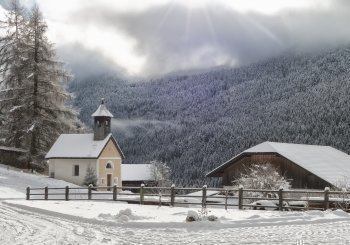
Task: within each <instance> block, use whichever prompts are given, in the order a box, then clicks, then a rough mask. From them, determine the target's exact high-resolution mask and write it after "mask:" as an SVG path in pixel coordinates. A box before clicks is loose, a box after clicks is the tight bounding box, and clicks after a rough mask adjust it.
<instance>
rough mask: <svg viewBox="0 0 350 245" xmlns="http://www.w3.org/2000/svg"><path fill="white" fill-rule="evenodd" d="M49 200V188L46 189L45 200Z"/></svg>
mask: <svg viewBox="0 0 350 245" xmlns="http://www.w3.org/2000/svg"><path fill="white" fill-rule="evenodd" d="M48 198H49V187H47V186H46V187H45V200H47V199H48Z"/></svg>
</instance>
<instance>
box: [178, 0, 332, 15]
mask: <svg viewBox="0 0 350 245" xmlns="http://www.w3.org/2000/svg"><path fill="white" fill-rule="evenodd" d="M174 2H177V3H180V4H183V5H185V6H187V7H188V8H198V7H207V6H210V5H220V6H227V7H230V8H233V9H234V10H236V11H238V12H242V13H246V12H259V13H262V14H274V13H276V12H279V11H281V10H284V9H300V8H309V7H313V6H318V7H322V6H324V5H328V4H329V1H328V0H324V1H322V2H321V1H317V0H314V1H305V0H283V1H282V0H234V1H229V0H216V1H212V0H186V1H174Z"/></svg>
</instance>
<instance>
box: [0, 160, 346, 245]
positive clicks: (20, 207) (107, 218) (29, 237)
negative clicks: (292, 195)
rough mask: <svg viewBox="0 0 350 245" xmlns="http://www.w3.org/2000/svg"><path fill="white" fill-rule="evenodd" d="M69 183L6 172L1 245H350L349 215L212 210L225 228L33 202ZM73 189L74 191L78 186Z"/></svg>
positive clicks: (174, 214) (99, 207)
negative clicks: (37, 193) (29, 190)
mask: <svg viewBox="0 0 350 245" xmlns="http://www.w3.org/2000/svg"><path fill="white" fill-rule="evenodd" d="M28 185H30V186H31V187H43V186H50V187H54V186H56V187H57V186H60V187H61V186H66V185H68V183H66V182H64V181H59V180H54V179H50V178H48V177H45V176H40V175H32V174H25V173H21V172H17V171H12V170H7V168H6V167H5V168H3V167H1V166H0V234H1V236H0V244H322V243H323V244H348V243H350V215H349V214H347V213H345V212H343V211H339V210H337V211H325V212H322V211H308V212H279V211H257V210H244V211H239V210H237V209H229V210H227V211H225V210H224V209H222V208H217V209H216V208H210V209H208V210H207V211H208V214H207V216H208V215H215V216H217V217H218V220H217V221H207V220H204V221H197V222H186V221H185V219H186V216H187V212H188V211H189V210H192V211H195V212H198V211H199V210H201V208H200V207H190V208H184V207H166V206H163V207H158V206H149V205H144V206H141V205H138V204H127V203H124V202H113V201H78V200H72V201H26V200H24V197H25V188H26V187H27V186H28ZM71 186H72V185H71Z"/></svg>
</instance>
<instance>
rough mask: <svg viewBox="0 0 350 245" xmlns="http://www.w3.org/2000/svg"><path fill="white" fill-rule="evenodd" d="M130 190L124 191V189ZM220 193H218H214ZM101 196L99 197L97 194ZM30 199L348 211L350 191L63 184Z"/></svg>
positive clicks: (30, 191) (29, 193)
mask: <svg viewBox="0 0 350 245" xmlns="http://www.w3.org/2000/svg"><path fill="white" fill-rule="evenodd" d="M126 190H127V191H129V192H127V193H126V192H125V191H126ZM208 192H210V193H209V194H208ZM212 193H217V195H212ZM99 196H100V197H101V198H98V197H99ZM26 199H27V200H66V201H68V200H73V199H74V200H111V201H126V202H128V203H139V204H141V205H145V204H151V205H160V206H161V205H167V206H184V205H199V206H201V207H203V208H205V207H207V206H221V207H224V208H225V209H226V210H227V209H228V208H229V207H238V209H246V208H250V209H275V210H280V211H283V210H309V209H317V210H326V209H329V208H332V209H336V208H340V209H343V210H345V211H349V206H350V192H347V191H330V190H329V188H325V190H323V191H322V190H283V189H279V190H255V189H254V190H253V189H244V188H243V187H241V188H237V189H227V188H207V186H203V187H202V188H176V187H175V186H174V185H172V186H171V187H145V186H144V185H141V186H139V187H119V186H116V185H114V186H107V187H92V186H89V187H68V186H66V187H64V188H49V187H45V188H30V187H27V190H26Z"/></svg>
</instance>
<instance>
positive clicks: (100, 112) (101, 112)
mask: <svg viewBox="0 0 350 245" xmlns="http://www.w3.org/2000/svg"><path fill="white" fill-rule="evenodd" d="M91 116H92V117H113V114H112V113H110V111H109V110H107V108H106V105H105V103H104V99H102V100H101V104H100V106H99V107H98V108H97V110H96V111H95V112H94V113H92V115H91Z"/></svg>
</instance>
